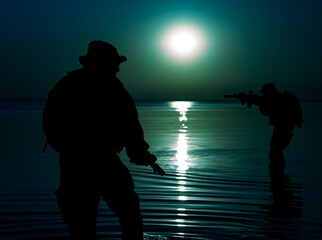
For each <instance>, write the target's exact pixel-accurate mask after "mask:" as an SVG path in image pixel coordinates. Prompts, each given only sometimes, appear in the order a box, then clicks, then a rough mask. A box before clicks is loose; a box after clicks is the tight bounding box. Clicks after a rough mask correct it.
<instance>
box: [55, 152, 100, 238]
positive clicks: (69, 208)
mask: <svg viewBox="0 0 322 240" xmlns="http://www.w3.org/2000/svg"><path fill="white" fill-rule="evenodd" d="M84 159H86V160H88V158H84V157H82V156H75V155H74V154H68V155H62V154H61V159H60V168H61V177H60V189H59V190H58V191H57V192H56V195H57V202H58V206H59V208H60V210H61V214H62V216H63V219H64V221H65V223H66V224H67V227H68V231H69V236H70V239H96V217H97V208H98V204H99V198H100V193H99V191H98V187H97V186H95V184H97V183H96V179H95V178H94V176H95V175H94V172H93V170H91V169H90V168H89V167H87V168H86V167H85V164H82V163H83V162H84V161H83V160H84Z"/></svg>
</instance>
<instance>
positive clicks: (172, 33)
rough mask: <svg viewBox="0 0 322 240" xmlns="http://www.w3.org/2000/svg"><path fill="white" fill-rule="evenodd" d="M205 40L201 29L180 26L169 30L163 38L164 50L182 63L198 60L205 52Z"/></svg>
mask: <svg viewBox="0 0 322 240" xmlns="http://www.w3.org/2000/svg"><path fill="white" fill-rule="evenodd" d="M204 47H205V38H204V36H203V35H202V33H201V32H200V31H199V29H197V28H195V27H192V26H189V25H178V26H175V27H173V28H171V29H170V30H168V31H167V32H166V33H165V34H164V36H163V38H162V48H163V50H164V52H165V53H166V54H167V55H168V56H169V57H170V58H172V59H174V60H176V61H180V62H186V61H190V60H192V59H195V58H197V57H198V56H199V55H200V54H201V53H202V52H203V50H204Z"/></svg>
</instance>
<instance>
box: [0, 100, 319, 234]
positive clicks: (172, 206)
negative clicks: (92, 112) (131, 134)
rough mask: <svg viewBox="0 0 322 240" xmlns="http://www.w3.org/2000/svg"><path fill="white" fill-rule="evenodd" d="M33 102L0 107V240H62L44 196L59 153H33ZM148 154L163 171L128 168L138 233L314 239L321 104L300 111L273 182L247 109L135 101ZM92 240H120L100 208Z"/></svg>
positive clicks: (261, 130)
mask: <svg viewBox="0 0 322 240" xmlns="http://www.w3.org/2000/svg"><path fill="white" fill-rule="evenodd" d="M42 107H43V103H42V102H1V103H0V128H1V130H0V132H1V135H0V223H1V224H0V239H66V237H67V231H66V227H65V225H64V223H63V222H62V219H61V216H60V213H59V211H58V208H57V205H56V199H55V196H54V194H53V192H54V191H55V190H56V189H57V187H58V184H59V182H58V181H59V169H58V167H59V166H58V155H57V153H55V152H54V151H52V150H48V151H47V152H46V153H45V154H41V153H40V152H41V149H42V147H43V144H44V141H45V138H44V136H43V135H42V132H41V116H42ZM138 110H139V115H140V119H141V123H142V126H143V128H144V130H145V136H146V140H147V141H148V142H149V143H150V145H151V151H152V152H153V153H155V155H157V157H158V158H159V160H158V163H159V164H160V165H161V166H162V167H163V168H164V170H165V171H166V172H167V175H166V176H163V177H161V176H158V175H155V174H153V173H152V170H151V169H150V168H147V167H138V166H134V165H131V164H130V163H128V158H127V157H126V156H125V154H124V153H121V157H122V159H123V160H124V163H125V164H126V165H127V166H128V167H129V168H130V170H131V172H132V174H133V177H134V180H135V184H136V191H137V193H138V194H139V196H140V199H141V208H142V214H143V218H144V226H145V227H144V231H145V232H146V233H148V234H154V235H156V234H160V235H164V236H167V237H169V239H321V234H322V207H321V202H322V162H321V159H322V151H321V150H322V148H321V147H322V144H321V134H322V127H321V125H320V124H321V123H322V104H318V103H305V104H303V112H304V120H305V124H304V126H303V128H302V129H296V130H295V132H294V138H293V139H292V143H291V145H290V147H289V148H288V149H287V150H286V151H285V156H286V159H287V165H286V170H285V175H284V176H283V177H282V178H280V179H272V178H271V177H270V175H269V171H268V156H267V154H268V150H269V141H270V136H271V131H272V127H271V126H269V125H268V120H267V119H266V118H265V117H263V116H261V115H260V113H259V111H258V109H257V108H256V107H254V108H252V109H247V108H244V107H242V106H240V105H239V104H227V103H225V104H223V103H201V102H161V103H139V104H138ZM97 232H98V235H99V239H120V229H119V226H118V222H117V219H116V218H115V216H114V215H113V214H112V212H111V211H110V210H109V209H108V208H107V207H106V205H105V204H104V202H101V204H100V208H99V217H98V221H97Z"/></svg>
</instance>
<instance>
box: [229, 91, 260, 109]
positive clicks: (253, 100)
mask: <svg viewBox="0 0 322 240" xmlns="http://www.w3.org/2000/svg"><path fill="white" fill-rule="evenodd" d="M224 97H225V98H238V99H239V101H240V102H241V104H242V105H245V103H247V107H249V108H251V107H252V105H253V104H255V105H258V102H259V97H260V96H259V95H258V94H254V93H253V91H248V94H247V93H244V92H240V93H235V94H233V95H224Z"/></svg>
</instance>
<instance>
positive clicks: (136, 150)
mask: <svg viewBox="0 0 322 240" xmlns="http://www.w3.org/2000/svg"><path fill="white" fill-rule="evenodd" d="M126 60H127V58H126V57H124V56H120V55H119V54H118V52H117V49H116V48H115V47H114V46H112V45H111V44H109V43H106V42H104V41H92V42H90V43H89V47H88V52H87V54H86V55H85V56H80V57H79V61H80V63H81V64H82V65H83V68H81V69H77V70H74V71H71V72H69V73H68V74H67V75H66V76H65V77H63V78H62V79H61V80H60V81H58V82H57V83H56V85H55V86H54V88H53V89H52V90H51V91H50V92H49V95H48V101H47V104H46V107H45V109H44V114H43V131H44V133H45V135H46V136H47V141H48V143H49V145H51V147H53V148H54V149H56V150H57V151H58V152H59V153H60V171H61V177H60V187H59V189H58V190H57V192H56V195H57V202H58V206H59V208H60V210H61V213H62V216H63V219H64V221H65V222H66V224H67V226H68V231H69V236H70V239H96V217H97V209H98V204H99V199H100V196H102V198H103V199H104V201H105V202H106V203H107V205H108V206H109V207H110V209H111V210H112V211H113V212H114V213H115V214H116V215H117V216H118V218H119V221H120V226H121V230H122V239H133V240H134V239H135V240H141V239H143V226H142V217H141V212H140V206H139V198H138V196H137V194H136V193H135V191H134V184H133V180H132V176H131V175H130V172H129V170H128V169H127V168H126V167H125V165H124V164H123V163H122V162H121V160H120V159H119V157H118V153H119V152H120V151H121V150H122V149H123V147H125V148H126V153H127V155H128V156H129V158H130V159H131V162H134V163H135V164H138V165H146V166H147V165H151V166H152V164H154V162H155V161H156V157H155V156H154V155H153V154H151V153H150V152H149V151H148V149H149V145H148V144H147V143H146V142H145V140H144V135H143V130H142V128H141V125H140V122H139V120H138V113H137V110H136V107H135V104H134V102H133V100H132V97H131V96H130V95H129V93H128V92H127V90H126V89H125V88H124V86H123V84H122V83H121V82H120V81H119V80H118V79H117V77H116V74H117V73H118V72H119V66H120V63H122V62H125V61H126Z"/></svg>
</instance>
